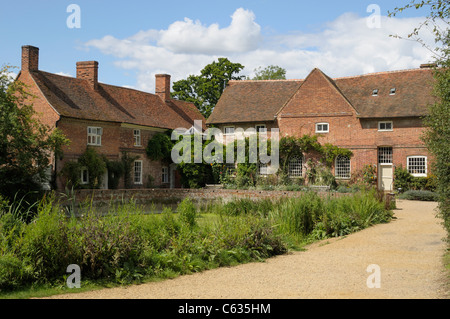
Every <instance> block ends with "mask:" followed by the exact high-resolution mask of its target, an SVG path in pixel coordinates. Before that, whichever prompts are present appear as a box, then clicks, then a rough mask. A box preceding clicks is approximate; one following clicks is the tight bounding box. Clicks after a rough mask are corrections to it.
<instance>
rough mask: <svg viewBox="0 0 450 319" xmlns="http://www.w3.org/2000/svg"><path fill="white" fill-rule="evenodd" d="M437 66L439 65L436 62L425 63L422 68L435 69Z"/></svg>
mask: <svg viewBox="0 0 450 319" xmlns="http://www.w3.org/2000/svg"><path fill="white" fill-rule="evenodd" d="M435 67H437V64H436V63H424V64H421V65H420V68H421V69H433V68H435Z"/></svg>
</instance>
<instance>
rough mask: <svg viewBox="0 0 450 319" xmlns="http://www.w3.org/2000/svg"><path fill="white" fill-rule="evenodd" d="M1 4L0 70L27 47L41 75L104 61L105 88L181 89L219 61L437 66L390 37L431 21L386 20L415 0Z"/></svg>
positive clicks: (410, 15)
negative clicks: (158, 84) (164, 85)
mask: <svg viewBox="0 0 450 319" xmlns="http://www.w3.org/2000/svg"><path fill="white" fill-rule="evenodd" d="M1 1H2V4H1V6H0V8H1V9H0V10H1V11H0V28H1V29H2V30H4V32H3V33H4V35H3V36H2V40H1V43H0V64H10V65H14V66H20V51H21V46H22V45H25V44H29V45H34V46H37V47H39V48H40V69H41V70H45V71H48V72H52V73H59V74H63V75H68V76H74V75H75V63H76V62H77V61H86V60H96V61H98V62H99V67H100V70H99V80H100V81H101V82H104V83H109V84H113V85H118V86H127V87H132V88H136V89H139V90H144V91H148V92H153V91H154V75H155V74H156V73H168V74H171V75H172V81H176V80H179V79H183V78H186V77H187V76H188V75H189V74H199V72H200V70H201V69H202V68H203V67H204V66H205V65H207V64H209V63H211V62H213V61H215V60H217V58H219V57H227V58H228V59H230V60H231V61H232V62H236V63H241V64H242V65H244V66H245V69H244V70H243V72H242V74H244V75H248V76H252V75H253V73H254V70H255V69H256V68H258V67H260V66H261V67H266V66H268V65H278V66H280V67H283V68H285V69H286V70H287V78H289V79H301V78H304V77H306V76H307V75H308V73H309V72H310V71H311V70H312V69H313V68H316V67H317V68H320V69H321V70H322V71H324V72H325V73H326V74H328V75H329V76H330V77H341V76H351V75H357V74H364V73H370V72H379V71H389V70H399V69H408V68H417V67H419V65H420V64H421V63H426V62H430V61H431V60H432V55H431V53H430V52H429V51H428V50H427V49H426V48H423V47H422V46H421V45H420V44H418V43H416V42H414V41H408V40H399V39H395V38H392V37H390V35H395V34H397V35H401V36H406V35H407V34H408V33H409V32H411V31H412V30H413V29H414V27H416V26H418V25H419V24H420V22H421V21H423V20H424V15H425V14H426V11H419V10H411V11H407V12H405V13H403V14H401V15H400V16H397V17H395V18H389V17H387V12H388V11H393V10H394V8H395V7H396V6H402V5H405V4H407V3H409V2H410V1H409V0H402V1H397V0H382V1H376V0H371V1H364V0H351V1H328V0H322V1H314V2H313V1H301V0H276V1H274V0H245V1H238V0H228V1H212V0H209V1H204V0H191V1H179V0H172V1H165V2H164V1H154V0H150V1H138V0H128V1H105V0H95V1H88V0H79V1H78V0H71V1H63V0H39V1H37V0H26V1H23V0H22V1H21V0H18V1H4V0H1ZM73 5H74V6H73ZM5 30H6V32H5ZM422 37H423V38H424V39H426V40H427V41H429V42H430V43H432V42H433V41H432V39H433V38H432V37H431V35H429V34H426V33H424V34H423V35H422ZM17 72H18V70H17Z"/></svg>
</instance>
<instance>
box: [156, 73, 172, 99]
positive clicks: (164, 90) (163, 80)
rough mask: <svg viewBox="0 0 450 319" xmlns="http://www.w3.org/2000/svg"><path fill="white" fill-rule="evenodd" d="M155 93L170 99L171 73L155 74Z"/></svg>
mask: <svg viewBox="0 0 450 319" xmlns="http://www.w3.org/2000/svg"><path fill="white" fill-rule="evenodd" d="M155 80H156V81H155V94H156V95H158V96H159V97H160V98H161V99H162V100H163V101H166V100H169V99H170V75H169V74H156V75H155Z"/></svg>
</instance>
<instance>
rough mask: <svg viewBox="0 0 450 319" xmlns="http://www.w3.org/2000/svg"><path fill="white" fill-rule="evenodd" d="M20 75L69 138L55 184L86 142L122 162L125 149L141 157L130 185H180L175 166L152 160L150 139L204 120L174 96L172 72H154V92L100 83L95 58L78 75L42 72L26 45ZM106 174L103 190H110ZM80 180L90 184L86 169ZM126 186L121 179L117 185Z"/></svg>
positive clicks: (56, 163) (42, 112)
mask: <svg viewBox="0 0 450 319" xmlns="http://www.w3.org/2000/svg"><path fill="white" fill-rule="evenodd" d="M17 79H18V80H19V81H21V82H23V83H25V84H26V85H27V86H28V91H29V92H30V93H32V94H33V95H34V96H35V98H34V99H33V101H32V103H33V107H34V109H35V110H36V111H37V113H38V114H39V116H40V120H41V122H43V123H44V124H47V125H49V126H50V127H53V128H54V127H57V128H59V129H60V130H62V132H63V133H64V134H65V135H66V137H67V138H68V139H69V140H70V141H71V143H70V145H69V146H66V147H64V149H63V152H64V156H63V157H62V158H54V156H53V158H52V168H51V170H52V174H54V176H56V185H57V188H59V189H62V188H63V187H64V186H65V184H66V182H67V181H66V180H64V178H63V177H62V176H61V174H59V172H60V171H61V169H62V167H63V166H64V164H65V163H66V162H67V161H74V160H76V159H78V158H79V157H80V156H81V154H83V153H84V152H85V151H86V148H87V147H88V146H89V147H92V148H94V149H95V150H96V152H97V153H98V154H103V155H105V156H106V157H107V158H108V159H110V160H119V159H120V158H121V156H122V154H123V152H127V154H128V155H130V156H137V157H138V159H136V160H135V161H134V163H133V168H132V172H131V179H132V181H131V187H132V188H141V187H146V186H149V185H150V184H152V185H153V186H159V187H176V186H179V183H178V182H177V180H176V175H177V174H176V173H175V166H173V165H169V164H165V163H162V162H159V161H151V160H150V159H148V157H147V156H146V151H145V148H146V146H147V143H148V140H149V139H150V138H151V137H152V136H153V135H155V134H156V133H158V132H165V131H167V130H170V129H176V128H186V129H189V128H191V127H192V126H193V124H194V120H202V121H203V123H204V122H205V119H204V118H203V116H202V115H201V114H200V112H199V111H198V110H197V108H196V107H195V105H193V104H191V103H187V102H182V101H178V100H174V99H171V98H170V75H166V74H159V75H156V85H155V86H156V89H155V94H150V93H146V92H141V91H137V90H133V89H129V88H124V87H118V86H113V85H108V84H104V83H100V82H98V62H96V61H87V62H77V63H76V78H72V77H67V76H61V75H56V74H52V73H48V72H44V71H41V70H39V49H38V48H36V47H33V46H23V47H22V67H21V71H20V73H19V75H18V77H17ZM107 176H108V175H107V173H105V175H104V178H103V185H102V186H101V188H107V186H108V180H107ZM80 180H81V183H88V180H89V176H88V174H87V173H86V170H82V172H81V176H80ZM123 186H124V184H123V181H121V182H120V183H119V187H123Z"/></svg>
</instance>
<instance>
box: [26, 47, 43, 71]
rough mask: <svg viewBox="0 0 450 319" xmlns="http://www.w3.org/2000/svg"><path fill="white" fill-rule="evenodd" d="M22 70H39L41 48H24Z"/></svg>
mask: <svg viewBox="0 0 450 319" xmlns="http://www.w3.org/2000/svg"><path fill="white" fill-rule="evenodd" d="M22 70H23V71H37V70H39V48H36V47H34V46H31V45H24V46H22Z"/></svg>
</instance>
